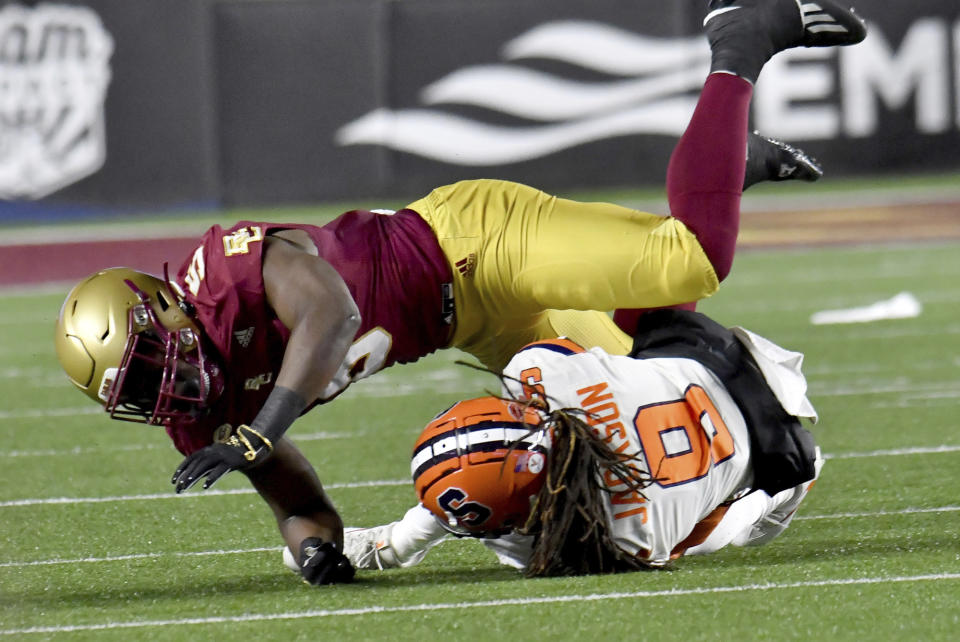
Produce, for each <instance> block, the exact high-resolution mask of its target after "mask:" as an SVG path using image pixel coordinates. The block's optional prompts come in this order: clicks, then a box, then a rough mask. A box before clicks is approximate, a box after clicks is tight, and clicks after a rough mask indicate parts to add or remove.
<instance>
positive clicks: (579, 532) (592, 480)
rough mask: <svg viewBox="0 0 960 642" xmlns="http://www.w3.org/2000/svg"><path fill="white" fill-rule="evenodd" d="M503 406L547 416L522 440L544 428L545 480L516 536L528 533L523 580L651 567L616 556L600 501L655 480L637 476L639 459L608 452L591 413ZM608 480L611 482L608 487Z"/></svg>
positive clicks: (541, 401) (539, 400)
mask: <svg viewBox="0 0 960 642" xmlns="http://www.w3.org/2000/svg"><path fill="white" fill-rule="evenodd" d="M456 363H457V364H458V365H462V366H467V367H469V368H473V369H474V370H479V371H481V372H487V373H490V374H492V375H494V376H496V377H497V378H499V379H500V381H501V382H502V383H505V382H506V381H507V380H510V381H513V382H514V383H518V384H521V385H523V382H522V381H520V380H519V379H515V378H513V377H509V376H507V375H504V374H502V373H497V372H494V371H492V370H489V369H487V368H485V367H483V366H477V365H474V364H471V363H467V362H464V361H457V362H456ZM488 394H490V395H491V396H495V397H498V398H500V399H503V400H504V401H513V402H517V403H523V404H525V405H526V406H534V407H536V408H537V409H539V410H541V411H542V412H543V413H544V414H545V415H546V416H545V418H544V420H543V422H542V423H541V424H540V425H538V426H533V427H531V430H530V433H528V435H527V436H525V437H523V438H522V439H526V437H529V436H530V435H532V434H533V433H536V432H540V431H544V430H548V431H549V432H550V440H551V447H550V450H549V451H548V453H547V463H546V466H545V472H546V479H545V481H544V484H543V488H541V489H540V492H539V493H538V494H537V496H536V498H535V499H534V501H533V505H532V506H531V507H530V516H529V517H528V518H527V522H526V523H525V524H524V526H523V528H518V529H517V532H518V533H520V534H522V535H532V536H533V537H534V542H533V554H532V555H531V557H530V561H529V562H528V563H527V567H526V569H525V570H524V575H526V576H527V577H555V576H561V575H589V574H595V573H622V572H627V571H638V570H644V569H649V568H650V567H649V566H647V565H646V564H644V563H643V561H641V560H640V559H638V558H636V557H634V556H632V555H628V554H627V553H625V552H624V551H622V550H621V549H620V548H619V547H618V546H617V545H616V543H614V541H613V538H612V537H611V535H610V527H609V525H608V523H607V513H606V511H605V510H604V506H605V505H606V495H610V494H612V493H613V492H617V493H622V492H631V493H639V494H640V495H641V496H643V492H642V491H643V489H644V488H646V487H647V486H649V485H650V484H651V483H653V482H654V481H656V477H655V476H653V475H650V474H649V473H647V472H645V471H644V470H643V466H637V465H634V463H635V462H636V463H639V458H638V456H637V455H627V454H625V453H617V452H614V451H613V450H612V449H611V448H610V446H609V445H608V444H607V442H605V441H604V440H603V439H601V438H600V437H598V436H597V435H596V433H594V431H593V429H592V428H591V427H590V426H589V425H588V424H587V422H586V421H585V420H584V417H589V416H590V415H589V413H587V412H585V411H583V410H581V409H579V408H562V409H559V410H553V411H551V410H550V403H549V399H546V398H543V397H540V396H536V397H533V398H530V399H516V398H509V399H507V398H504V397H499V395H495V394H494V393H492V392H488ZM604 478H606V479H608V480H609V479H616V480H617V482H616V483H612V484H609V485H610V486H613V487H615V488H616V489H617V490H616V491H613V490H611V489H610V488H609V487H608V485H607V484H606V483H604V481H603V480H604Z"/></svg>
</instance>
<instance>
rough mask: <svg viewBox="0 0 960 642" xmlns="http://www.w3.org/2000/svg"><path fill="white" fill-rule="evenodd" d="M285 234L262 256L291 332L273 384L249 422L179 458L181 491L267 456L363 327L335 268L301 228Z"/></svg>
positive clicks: (271, 240) (273, 298) (270, 291)
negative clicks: (230, 435) (219, 440)
mask: <svg viewBox="0 0 960 642" xmlns="http://www.w3.org/2000/svg"><path fill="white" fill-rule="evenodd" d="M287 233H288V234H292V235H291V236H286V237H283V238H280V237H273V236H271V237H268V238H267V239H266V243H267V249H266V251H265V253H264V259H263V282H264V289H265V291H266V294H267V303H268V304H269V305H270V306H271V308H272V309H273V310H274V312H275V313H276V314H277V317H278V318H279V319H280V321H281V322H282V323H283V324H284V325H285V326H286V327H287V328H288V329H289V330H290V339H289V341H288V342H287V347H286V351H285V352H284V356H283V362H282V364H281V367H280V372H279V373H278V374H277V383H276V386H275V387H274V389H273V390H272V391H271V392H270V395H269V396H268V397H267V400H266V402H265V403H264V404H263V407H262V408H261V409H260V411H259V412H258V413H257V416H256V417H255V418H254V419H253V421H252V422H251V423H250V425H249V426H246V425H243V426H238V427H237V430H236V435H235V438H233V439H231V440H230V441H229V442H227V443H215V444H211V445H209V446H206V447H205V448H201V449H200V450H198V451H196V452H194V453H192V454H190V455H189V456H188V457H187V458H186V459H184V460H183V463H181V464H180V467H179V468H177V470H176V472H175V473H174V475H173V479H172V482H173V484H174V485H175V486H176V491H177V492H178V493H181V492H183V491H185V490H187V489H188V488H190V487H191V486H193V485H194V484H197V483H199V482H200V481H201V480H205V481H204V483H203V488H205V489H206V488H210V486H212V485H213V484H214V483H215V482H216V481H217V480H218V479H220V477H222V476H223V475H225V474H226V473H228V472H230V471H232V470H244V469H248V468H251V467H253V466H257V465H259V464H260V463H262V462H263V461H264V460H266V459H267V458H268V457H269V456H270V453H271V451H272V450H273V445H274V443H275V442H277V441H279V440H280V438H281V437H283V435H284V433H286V431H287V429H288V428H289V427H290V425H291V424H293V422H294V420H296V418H297V417H299V416H300V413H301V412H303V410H304V409H305V408H306V407H307V406H308V405H309V404H310V403H311V402H313V401H314V400H316V399H318V398H319V397H320V396H321V394H322V393H323V390H324V388H325V387H326V386H327V384H329V383H330V380H331V379H333V377H334V375H335V374H336V373H337V370H338V368H339V367H340V365H341V364H342V363H343V360H344V357H345V356H346V354H347V350H348V349H349V347H350V343H351V341H353V337H354V335H355V334H356V332H357V329H358V328H359V326H360V313H359V311H358V309H357V306H356V303H355V302H354V301H353V297H352V296H351V295H350V291H349V290H348V289H347V285H346V283H344V281H343V279H342V278H341V277H340V275H339V274H338V273H337V271H336V270H334V269H333V267H332V266H331V265H330V264H329V263H327V262H326V261H324V260H323V259H321V258H319V257H318V256H317V255H316V251H315V250H314V249H313V245H312V243H311V242H310V239H309V237H307V236H306V234H305V233H303V232H299V231H296V230H288V231H287ZM294 233H299V234H301V235H303V236H302V238H301V237H298V236H296V235H295V234H294Z"/></svg>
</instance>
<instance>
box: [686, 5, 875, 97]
mask: <svg viewBox="0 0 960 642" xmlns="http://www.w3.org/2000/svg"><path fill="white" fill-rule="evenodd" d="M709 8H710V12H709V13H708V14H707V16H706V17H705V18H704V19H703V27H704V30H705V31H706V33H707V40H708V41H709V42H710V50H711V51H712V52H713V60H712V64H711V66H710V72H711V73H712V72H715V71H726V72H729V73H732V74H735V75H737V76H740V77H742V78H745V79H747V80H749V81H750V82H751V83H756V82H757V77H758V76H759V75H760V70H761V69H762V68H763V65H764V64H765V63H766V62H767V61H768V60H770V58H771V57H772V56H773V55H774V54H776V53H777V52H779V51H783V50H784V49H791V48H793V47H837V46H846V45H853V44H856V43H858V42H860V41H862V40H863V39H864V38H866V36H867V27H866V25H865V24H864V22H863V20H862V19H861V18H860V17H859V16H858V15H857V14H856V13H855V12H854V10H853V9H848V8H844V7H843V6H842V5H840V4H838V3H836V2H834V1H833V0H817V1H816V2H801V0H710V4H709Z"/></svg>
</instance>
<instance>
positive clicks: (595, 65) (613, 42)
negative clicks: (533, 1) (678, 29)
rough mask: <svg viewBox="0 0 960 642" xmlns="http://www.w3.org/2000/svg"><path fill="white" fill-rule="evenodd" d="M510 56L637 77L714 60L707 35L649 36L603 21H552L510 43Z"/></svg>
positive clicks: (505, 50)
mask: <svg viewBox="0 0 960 642" xmlns="http://www.w3.org/2000/svg"><path fill="white" fill-rule="evenodd" d="M503 53H504V58H506V59H507V60H519V59H521V58H546V59H548V60H560V61H563V62H568V63H571V64H574V65H578V66H580V67H584V68H586V69H592V70H594V71H602V72H604V73H608V74H618V75H621V76H637V75H640V74H647V73H652V72H657V71H664V70H668V69H676V68H678V67H683V66H686V65H691V64H703V63H705V62H709V61H710V46H709V45H708V44H707V39H706V38H704V37H701V36H695V37H689V38H670V39H666V38H649V37H646V36H641V35H639V34H636V33H633V32H632V31H627V30H625V29H619V28H617V27H611V26H610V25H606V24H603V23H600V22H586V21H582V20H567V21H557V22H548V23H545V24H542V25H539V26H537V27H534V28H533V29H531V30H530V31H527V32H526V33H524V34H521V35H519V36H517V37H516V38H514V39H513V40H511V41H510V42H508V43H507V44H506V45H504V48H503Z"/></svg>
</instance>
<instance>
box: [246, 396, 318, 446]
mask: <svg viewBox="0 0 960 642" xmlns="http://www.w3.org/2000/svg"><path fill="white" fill-rule="evenodd" d="M306 407H307V401H306V399H304V398H303V397H301V396H300V395H299V394H298V393H296V392H294V391H293V390H291V389H290V388H284V387H283V386H276V387H274V389H273V390H271V391H270V395H269V396H268V397H267V400H266V401H265V402H264V403H263V407H262V408H260V412H258V413H257V417H256V419H254V420H253V422H252V423H251V424H250V425H251V426H252V427H253V428H255V429H256V430H257V431H259V432H260V434H262V435H263V436H264V437H266V438H267V439H269V440H270V441H272V442H276V441H277V440H278V439H280V438H281V437H283V433H285V432H287V428H289V427H290V426H291V425H292V424H293V422H294V421H295V420H296V419H297V417H299V416H300V413H302V412H303V409H304V408H306Z"/></svg>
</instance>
